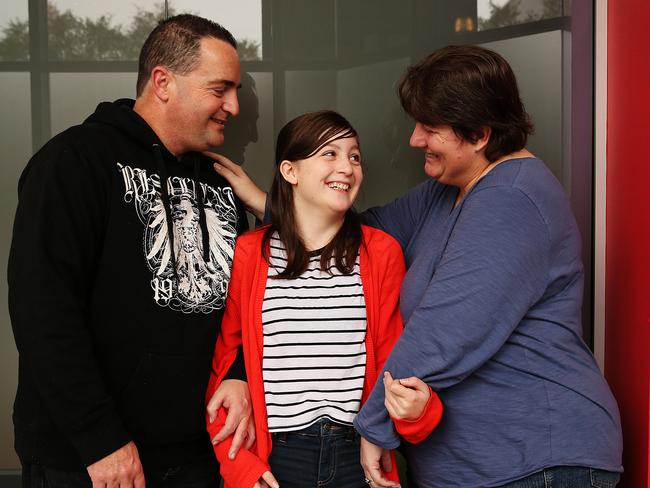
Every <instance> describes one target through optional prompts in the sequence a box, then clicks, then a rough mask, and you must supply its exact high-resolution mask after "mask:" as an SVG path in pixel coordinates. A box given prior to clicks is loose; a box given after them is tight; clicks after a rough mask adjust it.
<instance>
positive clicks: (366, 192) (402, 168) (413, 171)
mask: <svg viewBox="0 0 650 488" xmlns="http://www.w3.org/2000/svg"><path fill="white" fill-rule="evenodd" d="M409 64H411V63H410V59H409V58H401V59H396V60H392V61H384V62H382V63H374V64H369V65H366V66H359V67H355V68H349V69H344V70H341V71H339V72H338V74H337V87H338V103H337V105H336V108H337V109H338V110H339V111H340V112H341V113H342V114H344V115H345V117H346V118H347V119H348V120H349V121H350V123H352V125H353V126H354V127H355V128H356V129H357V130H358V131H359V143H360V145H361V150H362V151H363V160H364V168H363V169H364V180H363V185H362V187H361V192H360V194H359V197H358V199H357V203H356V207H357V209H359V210H362V209H365V208H367V207H371V206H374V205H381V204H384V203H387V202H389V201H391V200H393V199H394V198H397V197H398V196H400V195H402V194H404V193H405V192H406V190H408V189H409V188H411V187H412V186H414V185H415V184H417V183H419V182H420V181H423V180H424V178H425V177H426V176H425V174H424V172H423V171H422V165H423V164H422V152H421V151H419V150H415V149H412V148H411V147H409V145H408V141H409V136H410V134H411V131H412V129H413V122H412V121H411V120H409V119H408V117H407V116H406V115H405V114H404V111H403V110H402V109H401V107H400V105H399V100H398V98H397V96H396V94H395V82H396V81H397V80H398V79H399V78H400V77H401V76H402V74H403V73H404V70H405V69H406V67H407V66H408V65H409Z"/></svg>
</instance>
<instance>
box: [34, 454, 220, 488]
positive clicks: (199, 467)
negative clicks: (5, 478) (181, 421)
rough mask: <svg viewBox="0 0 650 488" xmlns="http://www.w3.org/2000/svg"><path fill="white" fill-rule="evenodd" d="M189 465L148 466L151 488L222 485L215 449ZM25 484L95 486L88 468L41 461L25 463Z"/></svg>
mask: <svg viewBox="0 0 650 488" xmlns="http://www.w3.org/2000/svg"><path fill="white" fill-rule="evenodd" d="M209 454H210V456H208V457H206V458H201V459H198V460H196V461H194V462H192V463H191V464H189V465H184V466H171V467H168V468H156V469H151V470H147V469H145V472H144V477H145V482H146V484H147V488H218V487H219V482H220V481H221V476H220V475H219V465H218V464H217V461H216V459H215V457H214V455H213V454H212V453H209ZM22 486H23V488H91V487H92V482H91V481H90V476H88V472H86V471H62V470H59V469H52V468H48V467H45V466H41V465H40V464H35V463H34V464H23V470H22Z"/></svg>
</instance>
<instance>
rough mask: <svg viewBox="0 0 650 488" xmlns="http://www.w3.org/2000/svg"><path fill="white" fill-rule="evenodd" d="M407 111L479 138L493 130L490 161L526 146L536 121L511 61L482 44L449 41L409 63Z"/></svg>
mask: <svg viewBox="0 0 650 488" xmlns="http://www.w3.org/2000/svg"><path fill="white" fill-rule="evenodd" d="M398 91H399V96H400V101H401V103H402V107H403V108H404V110H405V111H406V112H407V113H408V114H409V115H410V116H411V117H413V118H414V119H415V120H416V121H418V122H421V123H423V124H426V125H431V126H436V125H449V126H451V127H452V129H453V130H454V132H455V133H456V135H457V136H458V137H460V138H461V139H463V140H467V141H470V142H472V143H473V142H476V141H477V140H478V139H480V137H481V136H482V135H483V127H489V128H490V129H491V131H492V134H491V136H490V140H489V142H488V144H487V146H486V148H485V156H486V157H487V159H488V160H489V161H496V160H497V159H499V158H500V157H501V156H504V155H506V154H510V153H511V152H513V151H518V150H520V149H523V148H524V147H525V145H526V140H527V139H528V135H530V134H532V132H533V124H532V123H531V121H530V117H529V115H528V114H527V113H526V110H525V109H524V105H523V103H522V101H521V98H520V97H519V89H518V88H517V80H516V78H515V75H514V73H513V72H512V69H511V68H510V65H509V64H508V62H507V61H506V60H505V59H503V57H501V56H500V55H499V54H497V53H495V52H494V51H490V50H489V49H485V48H482V47H479V46H447V47H444V48H442V49H438V50H437V51H434V52H433V53H432V54H430V55H429V56H427V57H426V58H424V59H423V60H422V61H420V62H419V63H417V64H415V65H414V66H411V67H409V68H408V70H407V72H406V74H405V75H404V77H403V78H402V80H401V81H400V83H399V87H398Z"/></svg>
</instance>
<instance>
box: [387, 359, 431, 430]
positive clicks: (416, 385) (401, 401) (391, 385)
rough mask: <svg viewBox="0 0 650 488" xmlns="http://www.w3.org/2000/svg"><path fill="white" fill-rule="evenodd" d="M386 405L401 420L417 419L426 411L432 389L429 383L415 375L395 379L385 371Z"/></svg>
mask: <svg viewBox="0 0 650 488" xmlns="http://www.w3.org/2000/svg"><path fill="white" fill-rule="evenodd" d="M384 392H385V396H386V398H385V400H384V405H385V406H386V410H388V413H389V414H390V416H391V417H393V418H396V419H400V420H417V419H419V418H420V417H421V416H422V414H423V413H424V409H425V407H426V406H427V402H428V401H429V396H430V395H431V391H430V390H429V385H427V384H426V383H425V382H424V381H422V380H421V379H419V378H416V377H414V376H412V377H410V378H405V379H401V380H394V379H393V377H392V376H391V374H390V373H389V372H388V371H386V372H385V373H384Z"/></svg>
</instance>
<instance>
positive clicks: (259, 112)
mask: <svg viewBox="0 0 650 488" xmlns="http://www.w3.org/2000/svg"><path fill="white" fill-rule="evenodd" d="M224 136H225V142H224V144H223V146H221V147H218V148H216V151H217V152H219V153H222V154H223V155H224V156H226V157H228V158H230V159H232V160H233V161H235V162H237V163H240V164H243V166H244V168H246V171H247V172H248V173H249V174H250V175H251V176H252V177H253V179H254V180H255V181H257V182H259V184H260V185H261V186H262V188H269V187H270V186H271V181H273V174H274V169H275V164H274V158H273V155H274V149H273V148H274V147H275V132H274V130H273V75H272V74H271V73H242V87H241V89H240V90H239V115H238V116H237V117H234V118H232V119H231V120H229V121H228V122H227V123H226V129H225V133H224ZM249 217H250V224H251V227H252V226H253V219H252V216H249Z"/></svg>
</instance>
